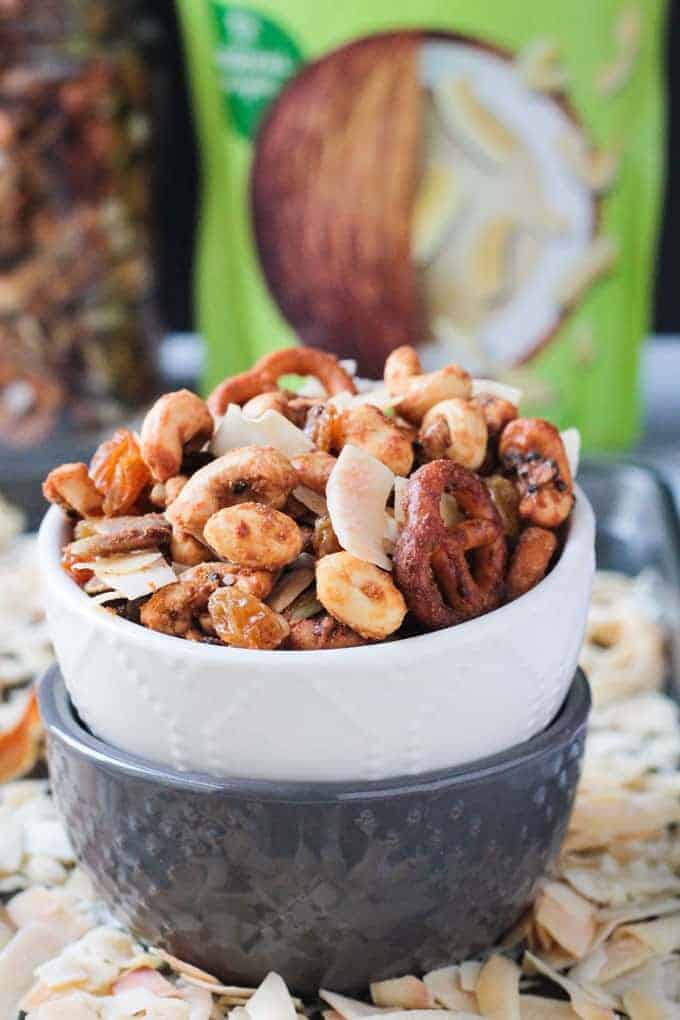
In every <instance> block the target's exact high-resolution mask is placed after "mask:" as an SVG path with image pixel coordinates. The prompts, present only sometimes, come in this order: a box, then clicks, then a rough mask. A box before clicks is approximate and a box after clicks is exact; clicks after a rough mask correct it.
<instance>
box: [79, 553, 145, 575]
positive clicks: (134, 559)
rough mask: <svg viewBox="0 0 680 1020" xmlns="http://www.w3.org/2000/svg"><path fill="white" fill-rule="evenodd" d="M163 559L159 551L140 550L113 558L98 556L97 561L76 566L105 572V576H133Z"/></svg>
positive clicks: (116, 555) (81, 568) (80, 568)
mask: <svg viewBox="0 0 680 1020" xmlns="http://www.w3.org/2000/svg"><path fill="white" fill-rule="evenodd" d="M162 559H163V554H162V553H161V551H160V549H142V550H140V551H139V552H131V553H117V554H115V555H113V556H100V557H99V558H98V559H94V560H91V561H89V562H83V563H79V564H78V569H79V570H93V571H95V573H96V572H97V571H98V570H102V571H105V572H106V573H107V574H113V575H118V574H121V575H123V574H134V573H136V572H137V571H138V570H145V569H146V568H147V567H150V566H152V565H153V564H154V563H157V562H158V561H159V560H162Z"/></svg>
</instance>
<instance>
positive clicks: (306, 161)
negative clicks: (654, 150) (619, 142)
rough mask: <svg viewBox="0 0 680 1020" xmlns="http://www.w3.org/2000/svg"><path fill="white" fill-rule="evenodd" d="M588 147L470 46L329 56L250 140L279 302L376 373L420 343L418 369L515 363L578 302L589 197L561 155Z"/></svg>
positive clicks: (409, 42)
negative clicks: (449, 362)
mask: <svg viewBox="0 0 680 1020" xmlns="http://www.w3.org/2000/svg"><path fill="white" fill-rule="evenodd" d="M581 141H582V144H584V145H587V142H586V141H585V139H584V136H583V133H582V130H581V128H580V126H579V125H578V123H577V121H576V119H575V117H574V115H573V114H572V112H571V111H570V110H569V108H568V106H567V104H566V103H565V102H564V101H563V100H561V99H560V98H559V97H555V96H553V95H552V94H551V93H550V91H544V90H542V89H537V88H535V87H531V86H530V85H528V84H527V82H526V75H525V73H523V69H522V67H521V66H518V65H517V64H516V63H515V62H514V61H513V60H512V59H511V58H510V57H509V56H508V55H506V54H502V53H500V52H494V51H493V50H492V49H491V48H488V47H484V46H481V45H478V44H477V43H475V42H474V41H473V40H469V39H463V38H454V37H446V36H444V35H441V36H439V37H437V36H429V37H428V36H424V35H422V34H421V33H415V32H411V33H399V34H395V35H384V36H378V37H373V38H369V39H362V40H360V41H358V42H355V43H351V44H350V45H349V46H347V47H344V48H342V49H341V50H338V51H336V52H334V53H332V54H330V55H329V56H326V57H323V58H322V59H321V60H320V61H318V62H317V63H315V64H312V65H310V66H309V67H307V68H306V69H305V70H304V71H303V72H302V73H301V74H300V75H298V76H297V77H295V78H294V79H293V81H292V82H291V83H290V84H289V85H288V86H287V87H286V88H285V89H284V90H283V92H282V93H281V95H280V96H279V97H278V99H277V100H276V101H275V103H274V104H273V106H272V107H271V108H270V111H269V113H268V114H267V116H266V119H265V121H264V123H263V125H262V127H261V129H260V133H259V136H258V139H257V144H256V149H255V157H254V162H253V170H252V202H253V222H254V229H255V236H256V239H257V245H258V251H259V255H260V259H261V263H262V267H263V270H264V273H265V275H266V277H267V281H268V283H269V287H270V289H271V292H272V294H273V296H274V298H275V300H276V301H277V303H278V305H279V307H280V308H281V310H282V311H283V313H284V315H285V316H286V318H287V319H288V321H289V322H290V323H291V325H292V326H293V328H294V329H295V331H296V333H297V334H298V335H299V336H300V338H301V339H302V340H303V341H304V342H306V343H312V344H314V343H320V344H322V345H323V346H325V347H327V348H328V349H330V350H333V351H335V352H337V353H340V354H342V356H344V357H352V358H357V359H358V361H359V363H360V365H361V367H362V370H363V371H365V372H366V373H367V374H369V375H377V374H379V372H380V371H381V368H382V364H383V362H384V359H385V357H386V355H387V354H389V352H390V350H392V349H394V347H395V346H398V345H399V344H400V343H411V342H413V340H414V338H417V339H418V340H419V341H420V346H421V350H420V353H421V357H422V358H423V360H424V363H425V365H426V366H427V367H434V366H435V365H438V364H441V361H442V358H451V357H453V358H457V359H460V360H462V361H463V362H464V363H466V364H467V365H469V366H470V368H471V369H473V370H474V371H486V372H488V371H493V370H498V369H503V368H509V367H512V366H514V365H516V364H519V363H521V362H522V361H524V360H526V359H527V358H528V357H529V356H530V355H531V354H532V353H534V352H535V350H536V349H537V348H539V347H540V346H542V344H544V343H545V342H547V341H548V340H549V339H550V337H551V335H552V334H553V333H554V331H555V329H556V328H557V326H558V325H559V324H560V322H561V319H562V317H563V316H564V314H565V313H566V312H567V310H568V309H569V308H570V307H571V306H572V305H573V303H574V300H575V299H576V298H577V296H578V295H572V290H573V286H571V285H570V282H569V281H570V277H571V276H572V275H573V274H574V272H575V270H576V268H577V267H580V266H582V265H583V266H585V264H586V262H587V260H588V259H589V256H590V252H591V249H592V245H593V240H594V236H595V232H596V229H597V198H596V196H595V195H594V194H593V190H592V188H590V187H589V186H588V184H587V182H586V181H584V180H583V179H582V178H581V177H579V176H578V175H577V174H575V173H574V171H573V169H572V167H571V166H570V165H569V163H568V162H567V161H566V160H565V158H564V155H563V149H564V148H565V147H567V146H569V147H570V149H571V148H573V149H575V148H576V147H577V146H578V144H579V142H581ZM301 262H302V264H304V265H306V266H308V267H309V270H308V271H307V272H306V273H304V274H300V271H299V266H300V263H301ZM607 268H609V263H608V262H606V263H603V264H602V265H601V266H597V267H594V270H593V272H592V274H589V275H592V278H595V276H596V275H597V274H596V272H595V269H599V271H602V272H603V271H605V270H606V269H607ZM589 282H591V281H590V279H588V280H587V281H585V282H584V287H583V289H585V286H586V285H587V283H589Z"/></svg>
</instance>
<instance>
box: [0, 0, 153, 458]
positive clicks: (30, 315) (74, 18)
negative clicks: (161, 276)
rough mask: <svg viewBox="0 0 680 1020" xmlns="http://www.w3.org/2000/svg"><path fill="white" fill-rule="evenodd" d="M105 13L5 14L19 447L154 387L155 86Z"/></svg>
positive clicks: (7, 339) (6, 217)
mask: <svg viewBox="0 0 680 1020" xmlns="http://www.w3.org/2000/svg"><path fill="white" fill-rule="evenodd" d="M106 6H111V5H104V4H101V3H93V2H92V0H69V2H67V3H59V4H53V3H39V2H37V0H6V2H4V3H3V4H1V5H0V54H2V57H1V58H0V155H1V166H0V209H1V212H0V351H1V352H2V353H1V355H0V444H5V445H6V446H7V447H10V448H24V447H27V446H31V445H35V444H38V443H39V442H40V441H42V440H44V439H45V438H46V437H48V436H50V435H52V433H53V432H55V430H56V429H57V428H58V427H59V426H60V425H61V424H64V425H67V424H70V425H71V426H77V427H83V426H89V427H96V426H98V425H100V424H102V423H104V424H108V423H110V422H111V421H113V420H115V419H116V418H118V417H120V414H121V402H122V403H123V404H126V403H134V402H139V401H140V400H143V399H145V398H146V396H147V394H148V393H149V392H150V390H149V379H148V370H146V369H145V368H144V366H145V365H148V364H150V360H149V358H148V357H147V356H146V355H147V350H146V345H147V332H146V331H147V326H148V322H147V321H146V319H145V316H144V314H143V313H144V311H145V310H146V309H147V307H148V296H149V289H150V283H151V281H150V274H149V258H148V255H149V222H148V221H149V186H148V175H149V140H150V130H149V81H148V74H147V70H146V68H145V66H144V62H143V59H142V56H141V55H140V54H139V53H138V52H137V50H136V49H135V45H134V43H133V42H132V41H131V37H130V20H129V19H128V20H127V21H122V17H121V15H120V14H118V15H116V17H115V18H114V17H113V16H111V17H109V16H108V15H107V14H106V11H105V10H104V8H105V7H106ZM115 6H117V7H120V8H123V7H127V6H128V5H126V4H124V3H121V4H120V5H115ZM119 19H121V23H120V24H118V23H117V22H118V20H119ZM123 25H124V27H123ZM123 32H125V36H124V37H123V35H122V33H123ZM118 33H120V38H125V43H124V44H120V43H117V42H116V36H117V34H118Z"/></svg>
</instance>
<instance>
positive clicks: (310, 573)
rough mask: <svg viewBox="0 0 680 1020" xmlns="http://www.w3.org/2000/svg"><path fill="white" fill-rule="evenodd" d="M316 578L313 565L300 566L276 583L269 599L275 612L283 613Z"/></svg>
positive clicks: (268, 601)
mask: <svg viewBox="0 0 680 1020" xmlns="http://www.w3.org/2000/svg"><path fill="white" fill-rule="evenodd" d="M313 580H314V568H313V567H298V569H296V570H291V571H289V572H288V573H287V574H284V575H283V577H282V578H281V579H280V580H279V581H278V582H277V583H276V586H275V587H274V590H273V592H272V593H271V595H270V596H269V598H268V599H267V604H268V605H270V606H271V607H272V609H273V610H274V612H275V613H282V612H283V610H284V609H288V606H290V605H291V604H292V603H293V602H295V599H296V598H297V597H298V595H301V594H302V592H303V591H305V589H307V588H309V586H310V584H311V583H312V582H313Z"/></svg>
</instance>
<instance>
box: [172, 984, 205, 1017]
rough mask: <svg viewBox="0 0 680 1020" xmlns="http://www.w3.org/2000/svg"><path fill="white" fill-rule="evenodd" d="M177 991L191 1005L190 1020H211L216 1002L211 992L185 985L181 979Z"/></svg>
mask: <svg viewBox="0 0 680 1020" xmlns="http://www.w3.org/2000/svg"><path fill="white" fill-rule="evenodd" d="M177 990H178V991H179V993H180V995H181V996H182V998H183V999H184V1001H185V1002H186V1003H188V1005H189V1020H211V1017H212V1015H213V1005H214V1000H213V997H212V995H211V993H210V992H208V991H207V990H206V989H204V988H196V987H195V986H193V985H188V984H185V982H184V981H182V980H181V979H180V981H179V982H178V985H177Z"/></svg>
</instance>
